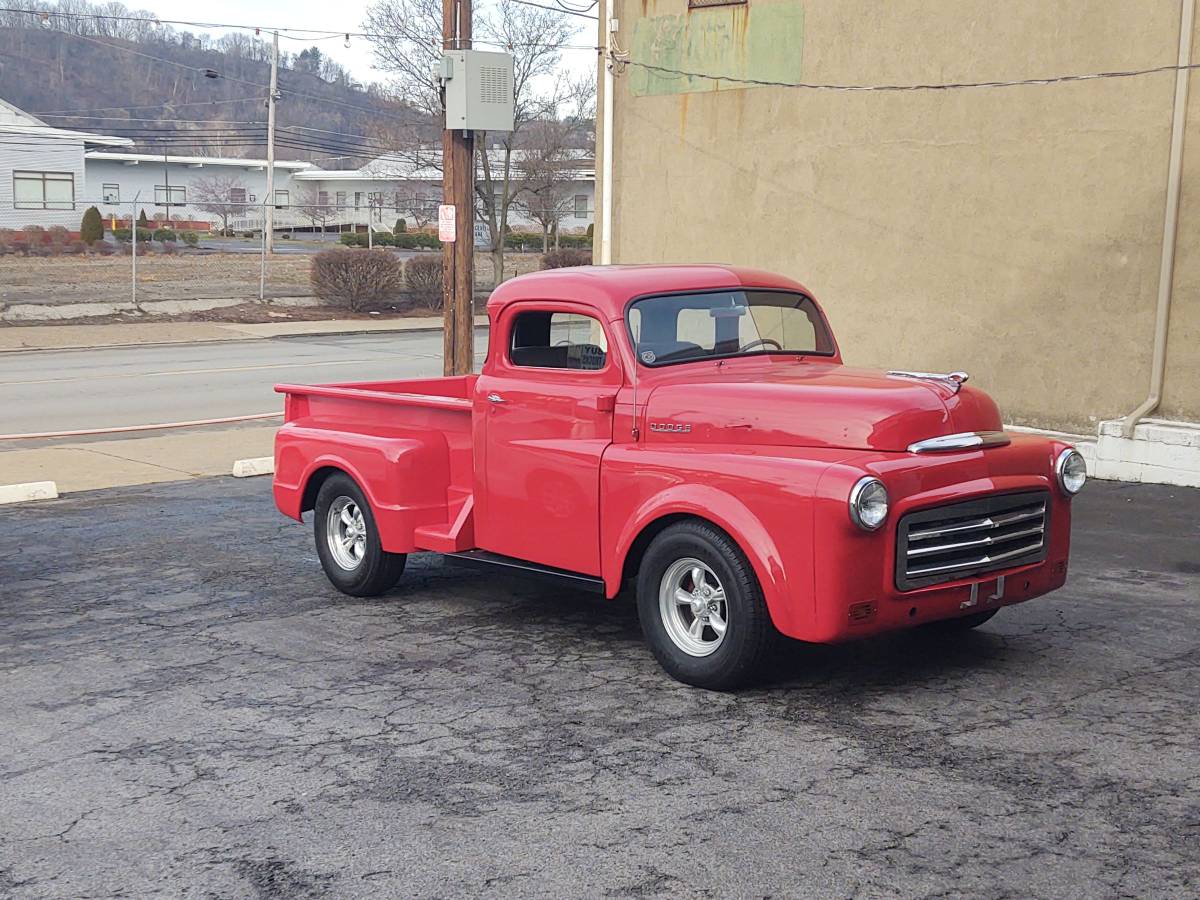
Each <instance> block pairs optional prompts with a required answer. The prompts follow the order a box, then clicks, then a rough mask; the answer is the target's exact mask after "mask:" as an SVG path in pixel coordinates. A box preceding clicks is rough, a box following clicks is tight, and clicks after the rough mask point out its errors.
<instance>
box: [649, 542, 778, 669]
mask: <svg viewBox="0 0 1200 900" xmlns="http://www.w3.org/2000/svg"><path fill="white" fill-rule="evenodd" d="M637 603H638V618H639V620H640V621H641V624H642V633H643V634H645V636H646V642H647V643H648V644H649V645H650V650H651V652H653V653H654V657H655V659H657V660H658V662H659V664H660V665H661V666H662V667H663V668H664V669H666V671H667V673H668V674H669V675H670V676H671V677H672V678H675V679H677V680H679V681H682V682H684V683H685V684H691V685H695V686H696V687H701V688H708V689H710V690H715V691H726V690H731V689H733V688H736V687H739V686H741V685H744V684H746V683H747V682H749V681H751V680H753V679H754V677H755V676H756V675H757V674H758V673H759V671H760V670H761V667H762V665H763V664H764V662H766V660H767V659H768V658H769V656H770V652H771V650H772V648H773V646H774V644H775V642H776V640H777V638H778V632H777V631H776V630H775V626H774V624H773V623H772V622H771V616H770V613H769V612H768V611H767V604H766V601H765V600H764V599H763V595H762V588H761V587H760V586H759V583H758V579H757V578H756V577H755V575H754V570H753V569H752V568H751V567H750V562H749V561H748V560H747V559H746V556H745V554H744V553H742V551H741V550H740V549H739V548H738V546H737V545H736V544H735V543H734V542H733V541H732V540H730V538H729V537H728V535H726V534H724V533H723V532H721V531H719V530H718V529H716V528H714V527H712V526H711V525H708V524H706V523H703V522H682V523H680V524H678V525H672V526H670V527H669V528H666V529H664V530H663V531H662V533H661V534H659V535H658V536H657V537H656V538H655V539H654V540H653V541H652V542H651V544H650V546H649V548H647V550H646V555H645V556H644V557H643V558H642V564H641V567H640V568H639V570H638V577H637Z"/></svg>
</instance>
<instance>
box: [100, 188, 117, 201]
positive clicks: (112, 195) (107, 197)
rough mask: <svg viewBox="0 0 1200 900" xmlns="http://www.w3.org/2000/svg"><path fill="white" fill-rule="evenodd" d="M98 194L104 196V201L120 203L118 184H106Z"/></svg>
mask: <svg viewBox="0 0 1200 900" xmlns="http://www.w3.org/2000/svg"><path fill="white" fill-rule="evenodd" d="M100 196H102V197H103V198H104V202H105V203H120V202H121V186H120V185H119V184H106V185H104V187H103V188H101V192H100Z"/></svg>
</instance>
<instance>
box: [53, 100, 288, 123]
mask: <svg viewBox="0 0 1200 900" xmlns="http://www.w3.org/2000/svg"><path fill="white" fill-rule="evenodd" d="M266 99H267V98H266V97H230V98H229V99H228V100H189V101H187V102H186V103H146V104H144V105H142V106H93V107H89V108H88V109H48V110H46V111H45V112H34V113H30V115H34V116H46V117H47V118H51V119H55V118H57V119H65V118H88V119H102V118H105V117H104V116H92V115H89V116H86V117H82V116H69V115H68V114H69V113H93V112H112V111H113V110H119V109H158V108H159V107H162V106H172V107H175V106H217V105H219V104H223V103H249V102H252V101H254V102H259V103H261V102H262V101H264V100H266ZM154 121H158V120H157V119H156V120H154Z"/></svg>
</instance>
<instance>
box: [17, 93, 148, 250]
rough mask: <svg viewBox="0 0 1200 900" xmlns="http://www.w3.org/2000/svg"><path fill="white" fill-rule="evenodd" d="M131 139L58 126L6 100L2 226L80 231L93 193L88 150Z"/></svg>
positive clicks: (123, 144) (119, 144) (126, 144)
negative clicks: (87, 202)
mask: <svg viewBox="0 0 1200 900" xmlns="http://www.w3.org/2000/svg"><path fill="white" fill-rule="evenodd" d="M131 143H132V142H131V141H129V140H128V139H127V138H119V137H108V136H105V135H100V134H88V133H87V132H83V131H71V130H69V129H66V128H54V127H53V126H50V125H47V124H46V123H45V122H43V121H41V120H40V119H38V118H35V117H34V116H31V115H29V113H27V112H23V111H22V110H19V109H17V108H16V107H15V106H12V105H11V104H8V103H5V102H4V101H3V100H0V228H20V227H22V226H24V225H41V226H43V227H49V226H52V225H61V226H63V227H65V228H68V229H71V230H77V229H78V228H79V220H80V217H81V216H82V214H83V213H82V210H83V209H86V208H87V204H86V203H85V201H86V200H87V199H88V198H89V188H88V182H87V171H86V156H85V154H86V152H87V151H89V150H90V149H92V148H96V147H128V146H129V145H130V144H131ZM80 204H84V205H83V206H81V205H80Z"/></svg>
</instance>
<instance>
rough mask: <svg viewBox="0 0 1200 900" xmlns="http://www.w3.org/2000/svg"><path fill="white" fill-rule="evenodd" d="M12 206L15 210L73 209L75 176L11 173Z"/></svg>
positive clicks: (54, 173) (58, 173)
mask: <svg viewBox="0 0 1200 900" xmlns="http://www.w3.org/2000/svg"><path fill="white" fill-rule="evenodd" d="M13 206H15V207H16V208H17V209H74V208H75V175H74V174H73V173H71V172H13Z"/></svg>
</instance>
